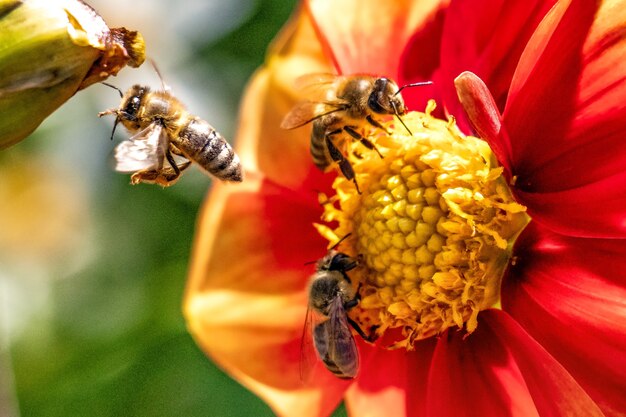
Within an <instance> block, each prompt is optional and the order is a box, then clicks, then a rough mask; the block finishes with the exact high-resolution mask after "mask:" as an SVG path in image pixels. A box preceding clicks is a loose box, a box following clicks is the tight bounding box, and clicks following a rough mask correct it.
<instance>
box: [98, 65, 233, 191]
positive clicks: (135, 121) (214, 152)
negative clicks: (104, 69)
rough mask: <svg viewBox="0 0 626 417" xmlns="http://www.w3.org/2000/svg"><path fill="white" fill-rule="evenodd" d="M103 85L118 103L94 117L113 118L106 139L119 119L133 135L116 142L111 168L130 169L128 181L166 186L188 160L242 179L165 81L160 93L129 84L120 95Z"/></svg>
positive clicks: (218, 139) (218, 140)
mask: <svg viewBox="0 0 626 417" xmlns="http://www.w3.org/2000/svg"><path fill="white" fill-rule="evenodd" d="M155 68H156V67H155ZM157 72H158V71H157ZM103 84H105V83H103ZM106 85H107V86H109V87H112V88H115V89H116V90H118V91H119V93H120V96H121V97H122V101H121V103H120V106H119V107H118V108H114V109H109V110H105V111H103V112H101V113H99V114H98V116H100V117H102V116H105V115H108V114H114V115H115V116H116V118H115V125H114V126H113V133H112V134H111V137H113V134H114V133H115V128H116V127H117V124H118V123H121V124H122V125H124V127H125V128H126V129H127V130H128V131H129V132H130V133H131V134H132V136H131V137H130V138H129V139H127V140H125V141H123V142H121V143H120V144H119V145H117V147H116V148H115V152H114V156H115V160H116V166H115V170H116V171H118V172H126V173H130V172H132V173H133V174H132V176H131V182H132V183H133V184H138V183H140V182H145V183H150V184H155V183H156V184H159V185H161V186H163V187H167V186H170V185H172V184H174V183H175V182H176V181H177V180H178V178H179V176H180V174H181V172H182V171H183V170H185V169H186V168H188V167H189V165H191V162H195V163H196V164H198V166H200V167H201V168H202V169H203V170H204V171H205V172H206V173H208V174H210V175H213V176H215V177H216V178H218V179H220V180H224V181H235V182H240V181H242V179H243V173H242V169H241V162H240V160H239V157H238V156H237V154H235V152H234V151H233V149H232V148H231V146H230V145H229V144H228V142H227V141H226V140H225V139H224V138H223V137H222V135H220V134H219V133H218V132H217V131H216V130H215V128H213V126H211V125H210V124H209V123H207V122H206V121H204V120H202V119H201V118H199V117H196V116H193V115H192V114H190V113H189V112H188V111H187V109H186V108H185V106H184V105H183V104H182V103H181V102H180V101H179V100H178V99H176V97H174V96H173V95H172V94H171V93H170V92H169V89H168V88H166V87H165V85H164V86H163V90H161V91H151V90H150V88H149V87H147V86H143V85H134V86H132V87H131V88H130V89H128V91H126V93H125V94H124V93H122V91H121V90H119V89H118V88H117V87H114V86H112V85H109V84H106ZM166 161H167V163H166Z"/></svg>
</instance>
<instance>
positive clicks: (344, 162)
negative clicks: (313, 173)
mask: <svg viewBox="0 0 626 417" xmlns="http://www.w3.org/2000/svg"><path fill="white" fill-rule="evenodd" d="M297 84H298V85H299V86H300V87H302V88H303V89H305V90H307V89H308V90H312V92H313V93H315V94H317V95H318V97H317V98H316V99H315V100H304V101H301V102H299V103H298V104H296V106H294V108H293V109H292V110H291V111H290V112H289V113H288V114H287V115H286V116H285V118H284V119H283V121H282V123H281V127H282V128H283V129H295V128H297V127H300V126H303V125H305V124H307V123H311V122H312V123H313V129H312V131H311V156H312V157H313V163H314V164H315V166H317V167H318V168H319V169H320V170H322V171H326V169H327V168H328V167H329V166H330V164H331V163H332V162H336V163H337V164H338V165H339V169H340V170H341V173H342V174H343V175H344V176H345V177H346V178H347V179H348V180H352V181H353V182H354V185H355V186H356V188H357V191H359V186H358V184H357V182H356V179H355V174H354V170H353V168H352V165H351V164H350V161H348V159H347V158H346V157H345V155H344V154H343V153H342V151H341V149H340V147H339V146H338V145H337V144H336V143H335V137H336V136H337V135H339V134H342V133H344V132H345V133H347V134H348V138H349V139H356V140H359V141H360V142H361V143H362V144H363V145H364V146H365V147H366V148H368V149H370V150H375V151H376V152H378V149H376V146H375V145H374V144H373V143H372V142H371V141H370V140H369V139H367V138H366V137H364V136H363V135H361V134H360V133H359V131H358V130H359V127H361V126H362V125H363V124H364V123H369V124H370V125H371V126H373V127H376V128H379V129H383V130H384V129H385V128H384V127H383V126H382V124H381V123H380V122H379V121H377V120H376V119H375V117H376V116H378V115H395V116H396V117H398V119H399V120H400V122H401V123H402V124H403V125H404V123H403V122H402V119H401V118H400V116H402V115H404V114H406V112H407V109H406V106H405V104H404V99H403V98H402V95H401V94H400V91H401V90H402V89H403V88H405V87H413V86H418V85H426V84H431V82H430V81H428V82H423V83H415V84H409V85H406V86H403V87H402V88H398V85H397V84H396V83H395V82H394V81H392V80H390V79H389V78H384V77H374V76H371V75H346V76H337V75H333V74H308V75H305V76H303V77H300V78H299V79H298V80H297ZM405 127H406V126H405ZM407 130H408V128H407ZM378 154H379V155H380V152H378ZM380 156H381V157H382V155H380ZM359 192H360V191H359Z"/></svg>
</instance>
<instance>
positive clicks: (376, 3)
mask: <svg viewBox="0 0 626 417" xmlns="http://www.w3.org/2000/svg"><path fill="white" fill-rule="evenodd" d="M448 3H449V0H419V1H418V0H395V1H393V0H392V1H380V0H345V1H341V2H337V1H335V0H309V2H308V8H309V10H310V11H311V16H313V19H314V21H315V25H316V27H317V29H318V31H319V33H320V38H321V39H322V40H323V43H324V46H325V49H326V50H327V51H328V54H329V56H330V57H332V60H333V62H334V63H335V66H336V67H337V68H338V70H339V72H340V73H342V74H354V73H368V74H374V75H386V76H388V77H392V78H394V79H397V78H398V68H399V65H400V55H401V54H402V51H403V50H404V48H405V47H406V46H407V43H408V41H409V39H410V38H411V37H412V35H413V34H414V33H415V32H416V31H417V30H418V29H419V28H421V27H423V26H425V25H426V24H427V23H428V22H429V21H430V20H431V19H433V18H434V16H435V14H436V12H437V11H438V10H439V9H440V8H441V7H443V6H445V5H447V4H448Z"/></svg>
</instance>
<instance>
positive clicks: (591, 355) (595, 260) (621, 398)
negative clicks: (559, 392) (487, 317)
mask: <svg viewBox="0 0 626 417" xmlns="http://www.w3.org/2000/svg"><path fill="white" fill-rule="evenodd" d="M520 239H521V240H520V241H519V242H518V244H517V246H516V256H517V258H518V261H517V263H516V265H515V266H514V267H511V269H510V271H509V275H508V276H507V278H506V279H505V281H504V285H503V290H502V294H503V296H502V304H503V306H504V308H505V309H506V310H507V311H508V312H509V313H510V314H511V315H512V316H513V317H514V318H515V319H516V320H517V321H518V322H519V323H520V324H521V325H522V326H524V328H525V329H526V330H527V331H528V332H529V333H530V334H531V335H532V336H533V337H534V338H535V339H536V340H537V341H539V343H541V345H542V346H544V347H545V348H546V349H547V350H548V351H549V352H550V353H551V354H552V355H553V356H554V357H555V358H556V359H557V360H558V361H559V362H560V363H561V364H562V365H563V366H565V368H567V369H568V371H569V372H570V373H571V374H572V375H573V376H574V378H576V380H577V381H578V383H579V384H580V385H581V386H582V387H583V388H585V390H586V391H587V392H588V393H589V395H590V396H591V397H592V398H593V399H594V400H595V401H596V403H598V405H599V406H600V407H601V408H602V410H603V411H604V413H605V414H606V415H607V416H608V415H611V416H617V415H623V414H620V413H623V412H624V410H626V396H625V395H624V393H626V242H624V241H621V240H608V239H607V240H604V239H579V238H572V237H565V236H560V235H557V234H553V233H551V232H549V231H547V230H545V229H542V228H540V227H537V226H534V227H533V225H532V223H531V225H530V226H529V229H528V231H525V232H524V234H523V235H522V237H520Z"/></svg>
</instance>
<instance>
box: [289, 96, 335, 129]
mask: <svg viewBox="0 0 626 417" xmlns="http://www.w3.org/2000/svg"><path fill="white" fill-rule="evenodd" d="M337 110H339V108H338V107H336V106H328V105H325V104H324V103H320V102H316V101H310V100H304V101H301V102H299V103H296V105H295V106H293V108H292V109H291V110H290V111H289V113H287V115H286V116H285V117H284V118H283V121H282V122H281V123H280V127H281V128H282V129H295V128H297V127H300V126H304V125H305V124H307V123H310V122H312V121H313V120H315V119H317V118H318V117H322V116H323V115H324V114H330V113H332V112H334V111H337Z"/></svg>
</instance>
